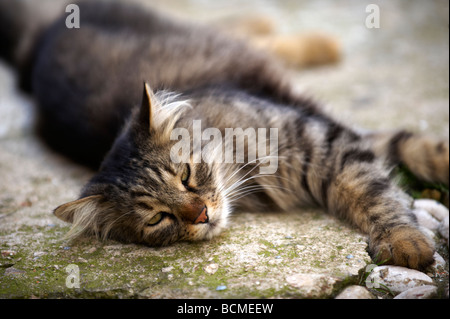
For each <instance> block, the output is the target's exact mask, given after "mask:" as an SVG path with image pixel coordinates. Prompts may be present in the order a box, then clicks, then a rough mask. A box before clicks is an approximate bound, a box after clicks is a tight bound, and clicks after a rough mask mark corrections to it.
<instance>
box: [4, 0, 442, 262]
mask: <svg viewBox="0 0 450 319" xmlns="http://www.w3.org/2000/svg"><path fill="white" fill-rule="evenodd" d="M19 2H20V1H19ZM80 12H81V28H80V29H72V30H70V29H67V28H66V27H65V26H64V18H63V19H61V20H59V21H57V22H55V23H54V24H52V25H51V26H46V25H45V26H41V30H42V32H41V33H40V34H41V36H40V37H39V38H36V41H35V45H34V46H32V49H31V50H29V51H28V52H29V53H28V55H27V57H28V58H27V59H25V60H22V61H25V62H24V63H22V64H21V67H22V71H23V74H24V78H23V79H24V80H25V83H26V80H27V79H28V80H29V79H31V81H30V82H29V85H28V86H29V87H31V88H32V92H33V94H34V95H35V97H36V99H37V101H38V103H39V107H40V118H41V128H42V132H43V135H44V137H46V138H47V140H48V141H49V143H50V144H51V145H53V146H55V147H57V148H58V149H60V150H61V151H64V152H65V153H67V154H69V155H70V156H72V157H74V158H76V159H79V160H82V161H84V162H88V163H91V164H94V165H95V164H97V163H99V162H100V160H101V159H102V158H103V157H104V156H105V154H106V152H107V151H108V150H109V152H108V154H107V155H106V157H105V159H104V160H103V162H102V164H101V166H100V170H99V172H98V173H97V174H96V175H95V176H94V177H93V179H92V180H91V181H90V182H89V183H88V184H87V185H86V187H85V188H84V189H83V191H82V194H81V196H80V199H79V200H76V201H74V202H71V203H67V204H64V205H61V206H60V207H58V208H57V209H56V210H55V214H56V215H57V216H58V217H59V218H61V219H63V220H65V221H68V222H73V223H74V227H73V230H72V235H75V236H78V235H81V234H94V235H98V236H102V237H104V238H114V239H117V240H120V241H123V242H136V243H144V244H148V245H166V244H169V243H172V242H174V241H177V240H200V239H207V238H211V237H212V236H214V235H216V234H218V233H219V232H220V230H221V229H222V228H223V227H224V226H225V224H226V219H227V216H228V214H229V213H230V212H231V210H232V209H233V208H242V209H246V210H261V209H267V210H277V209H281V210H289V209H293V208H295V207H299V206H302V205H317V206H321V207H324V208H325V209H326V210H327V211H329V212H330V213H332V214H335V215H336V216H338V217H340V218H343V219H345V220H347V221H348V222H350V223H351V224H353V225H354V226H356V227H357V228H358V229H360V230H361V231H363V232H365V233H367V234H368V236H369V251H370V254H371V256H372V257H373V258H374V259H376V260H378V261H385V262H387V263H391V264H396V265H402V266H408V267H412V268H418V269H423V268H425V267H426V266H428V265H429V264H431V263H432V262H433V253H434V246H433V243H432V241H431V240H430V239H429V238H427V237H426V236H425V235H424V234H423V233H422V232H421V231H420V229H419V226H418V224H417V221H416V218H415V216H414V214H413V213H412V211H411V204H412V203H411V200H410V198H408V196H407V195H406V194H405V193H404V192H403V191H402V190H400V189H399V188H398V187H397V186H396V184H395V183H394V182H392V181H391V179H390V170H391V169H392V168H393V167H394V166H395V165H397V164H398V163H404V164H405V165H407V166H408V167H409V169H410V170H411V171H412V172H413V173H415V174H416V175H417V176H418V177H420V178H422V179H424V180H428V181H438V182H442V183H445V184H447V185H448V182H449V180H448V179H449V177H448V176H449V171H448V170H449V163H448V162H449V149H448V144H447V143H444V142H440V141H434V140H432V139H426V138H424V137H421V136H416V135H414V134H411V133H408V132H405V131H397V132H392V133H364V134H363V133H360V132H358V131H356V130H353V129H352V128H349V127H347V126H345V125H343V124H341V123H339V122H338V121H336V120H334V119H333V118H331V117H330V116H329V115H327V114H325V113H324V112H323V111H322V110H321V109H320V107H319V106H318V105H317V104H316V103H315V102H314V101H312V100H310V99H306V98H304V97H302V96H299V95H297V94H295V93H294V92H293V90H292V88H291V86H290V84H289V81H288V80H287V78H286V76H285V71H284V69H283V68H282V67H280V66H279V65H278V64H277V62H275V61H274V60H273V59H272V58H271V57H269V56H266V55H265V54H263V53H261V52H259V51H255V50H253V49H251V48H249V47H248V46H247V45H246V44H245V43H243V42H240V41H238V40H232V39H229V38H227V37H226V36H224V35H222V34H220V33H218V32H217V31H215V30H212V29H210V28H205V27H201V26H196V25H188V24H184V23H180V22H175V21H172V20H170V19H167V18H165V17H163V16H162V15H160V14H158V13H155V12H151V11H146V10H143V9H141V8H139V7H134V6H128V5H124V4H120V3H115V2H111V1H110V2H95V3H93V2H87V3H81V4H80ZM10 20H11V19H10ZM16 28H18V29H14V32H15V33H11V34H13V35H16V34H17V33H19V34H20V33H22V34H23V33H26V32H27V27H26V26H20V25H19V26H16ZM3 36H5V35H3ZM7 40H8V43H10V44H11V45H12V46H13V47H14V46H19V43H17V42H18V41H17V39H16V38H14V37H12V36H11V35H10V36H9V38H8V37H7ZM6 53H8V52H6ZM9 57H10V58H13V55H12V54H10V55H9ZM143 81H147V82H148V83H150V85H151V86H152V88H153V89H154V92H152V91H151V90H150V88H149V87H148V86H146V87H145V89H144V94H143V101H142V103H141V102H140V101H139V100H140V99H141V97H142V90H143V84H142V83H143ZM163 89H164V90H169V91H171V92H177V94H178V95H174V94H168V93H167V91H163ZM167 112H171V113H170V114H169V113H167ZM174 114H177V118H176V120H173V119H174V118H173V115H174ZM171 119H172V120H171ZM194 119H200V120H202V125H203V126H204V127H215V128H218V129H220V130H221V131H222V132H223V131H224V130H225V128H233V127H241V128H244V129H245V128H248V127H253V128H278V134H279V136H278V138H279V140H278V144H279V145H278V154H277V156H278V159H279V164H278V165H279V166H278V171H277V173H276V174H274V175H260V174H258V169H257V168H258V165H262V164H261V162H260V161H256V162H254V163H246V164H221V163H211V164H208V163H204V162H202V163H198V164H196V163H193V162H191V163H190V164H189V165H185V164H175V163H173V162H172V161H171V160H170V156H169V154H170V149H171V147H172V146H173V145H174V143H175V141H172V140H170V138H169V134H168V133H169V132H170V131H171V128H173V127H184V128H187V129H188V130H191V132H192V121H193V120H194ZM164 132H165V133H164ZM191 136H192V135H191ZM111 145H112V147H111ZM269 155H270V154H269ZM210 156H214V153H212V154H211V155H210ZM186 177H187V178H186ZM244 195H246V196H244ZM200 217H202V218H201V219H199V218H200ZM199 220H200V222H199Z"/></svg>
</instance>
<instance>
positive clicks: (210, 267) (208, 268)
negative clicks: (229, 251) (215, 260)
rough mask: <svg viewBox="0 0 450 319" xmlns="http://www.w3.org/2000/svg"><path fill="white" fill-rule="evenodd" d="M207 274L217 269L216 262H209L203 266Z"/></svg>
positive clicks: (213, 272)
mask: <svg viewBox="0 0 450 319" xmlns="http://www.w3.org/2000/svg"><path fill="white" fill-rule="evenodd" d="M203 269H204V270H205V271H206V272H207V273H208V274H210V275H212V274H215V273H216V271H217V270H218V269H219V265H218V264H209V265H206V266H205V268H203Z"/></svg>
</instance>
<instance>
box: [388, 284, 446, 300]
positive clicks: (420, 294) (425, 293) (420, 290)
mask: <svg viewBox="0 0 450 319" xmlns="http://www.w3.org/2000/svg"><path fill="white" fill-rule="evenodd" d="M436 292H437V287H436V286H431V285H425V286H419V287H414V288H411V289H408V290H405V291H404V292H402V293H401V294H399V295H397V296H395V297H394V299H429V298H430V297H432V296H433V295H434V294H436Z"/></svg>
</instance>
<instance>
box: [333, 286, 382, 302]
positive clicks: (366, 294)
mask: <svg viewBox="0 0 450 319" xmlns="http://www.w3.org/2000/svg"><path fill="white" fill-rule="evenodd" d="M335 299H375V296H374V295H372V294H371V293H370V291H369V290H367V289H366V288H365V287H363V286H349V287H347V288H345V289H344V290H343V291H342V292H341V293H340V294H339V295H337V297H336V298H335Z"/></svg>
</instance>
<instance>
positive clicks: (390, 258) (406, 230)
mask: <svg viewBox="0 0 450 319" xmlns="http://www.w3.org/2000/svg"><path fill="white" fill-rule="evenodd" d="M380 237H381V238H380ZM434 251H435V249H434V244H433V242H432V241H431V240H430V239H429V238H428V237H427V236H426V235H424V234H423V233H422V232H421V231H420V230H418V229H417V228H414V227H408V226H405V227H398V228H394V229H391V230H390V231H388V232H387V233H385V234H384V235H383V236H379V237H377V236H372V237H371V238H370V242H369V254H370V256H371V257H372V259H373V260H374V262H375V263H377V264H385V265H386V264H387V265H396V266H402V267H408V268H413V269H418V270H424V269H425V268H426V267H428V266H429V265H431V264H432V263H433V262H434V258H433V254H434Z"/></svg>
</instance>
